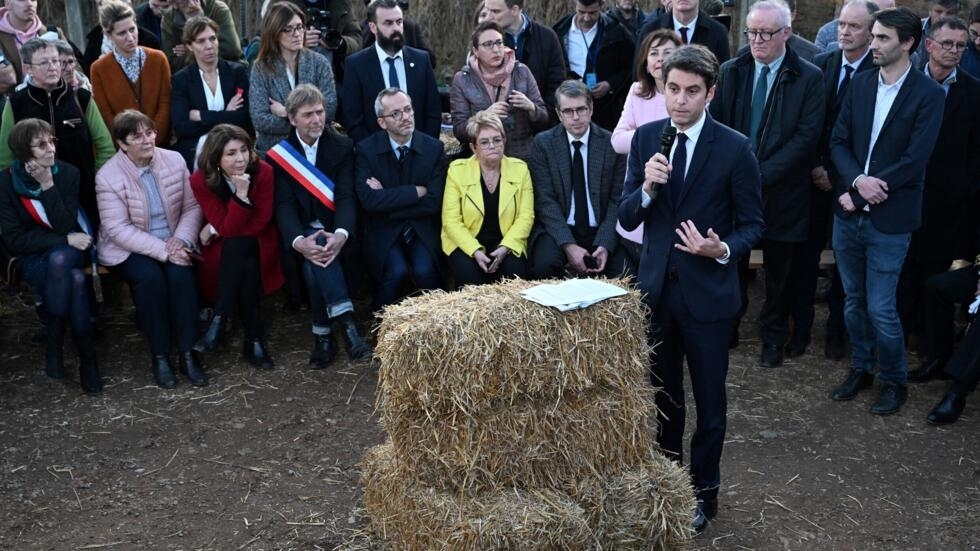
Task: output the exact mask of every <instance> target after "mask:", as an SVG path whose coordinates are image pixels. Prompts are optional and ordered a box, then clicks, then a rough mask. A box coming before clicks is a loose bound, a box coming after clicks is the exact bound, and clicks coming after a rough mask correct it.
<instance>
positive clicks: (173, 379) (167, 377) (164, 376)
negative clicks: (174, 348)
mask: <svg viewBox="0 0 980 551" xmlns="http://www.w3.org/2000/svg"><path fill="white" fill-rule="evenodd" d="M152 362H153V364H152V368H153V378H154V379H156V381H157V386H159V387H160V388H167V389H170V388H174V387H176V386H177V376H176V375H174V368H173V367H171V365H170V356H169V355H168V354H161V355H159V356H153V360H152Z"/></svg>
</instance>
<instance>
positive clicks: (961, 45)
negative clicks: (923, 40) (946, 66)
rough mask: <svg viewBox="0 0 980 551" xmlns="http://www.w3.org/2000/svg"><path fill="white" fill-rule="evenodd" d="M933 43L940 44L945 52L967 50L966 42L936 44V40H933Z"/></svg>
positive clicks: (949, 41) (945, 41)
mask: <svg viewBox="0 0 980 551" xmlns="http://www.w3.org/2000/svg"><path fill="white" fill-rule="evenodd" d="M929 40H932V39H931V38H930V39H929ZM932 43H933V44H939V45H940V46H941V47H942V49H944V50H952V51H957V50H965V49H966V42H955V41H952V40H943V41H942V42H936V41H935V40H932Z"/></svg>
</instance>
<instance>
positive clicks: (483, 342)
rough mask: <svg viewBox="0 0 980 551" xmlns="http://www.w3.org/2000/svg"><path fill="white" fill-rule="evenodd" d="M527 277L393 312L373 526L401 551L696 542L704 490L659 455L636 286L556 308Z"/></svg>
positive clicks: (375, 455) (368, 478)
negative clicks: (530, 297)
mask: <svg viewBox="0 0 980 551" xmlns="http://www.w3.org/2000/svg"><path fill="white" fill-rule="evenodd" d="M531 285H533V284H532V283H529V282H524V281H519V280H518V281H508V282H503V283H499V284H495V285H484V286H474V287H468V288H465V289H463V290H462V291H460V292H457V293H434V294H429V295H426V296H423V297H418V298H414V299H410V300H406V301H404V302H402V303H401V304H398V305H395V306H392V307H389V308H388V309H387V310H385V314H384V321H383V323H382V324H381V330H380V335H379V340H378V346H377V349H376V354H377V356H378V358H379V359H380V360H381V365H382V367H381V372H380V374H379V383H378V384H379V393H378V408H379V411H380V415H381V421H382V424H383V425H384V427H385V429H386V430H387V431H388V434H389V437H390V439H389V441H388V442H387V443H385V444H383V445H381V446H378V447H376V448H374V449H372V450H370V451H369V452H368V454H367V455H366V456H365V459H364V464H363V466H364V484H365V495H364V502H365V507H366V509H367V512H368V514H369V516H370V517H371V525H372V530H373V531H374V533H375V534H377V535H378V536H379V537H380V538H381V539H382V540H384V541H385V542H386V543H387V544H388V545H389V546H391V547H393V548H396V549H418V550H423V549H424V550H432V549H472V550H484V549H670V550H674V549H683V548H685V547H686V546H687V545H688V544H689V542H690V521H691V515H692V511H693V508H694V498H693V493H692V491H691V487H690V482H689V480H688V477H687V475H686V473H685V471H684V470H683V469H682V468H680V467H679V466H677V465H676V464H675V463H674V462H672V461H669V460H667V459H666V458H664V457H663V456H662V455H660V454H659V453H657V452H656V451H655V450H654V444H653V442H652V428H653V426H652V422H653V421H652V420H653V419H654V418H655V415H654V406H653V400H652V389H650V387H649V383H648V382H647V381H648V378H647V377H648V376H647V345H646V337H645V328H646V323H647V322H646V310H645V308H644V306H643V304H642V301H641V300H640V296H639V292H638V291H635V290H633V291H631V292H630V293H628V294H627V295H626V296H623V297H618V298H614V299H611V300H607V301H603V302H601V303H599V304H596V305H594V306H592V307H590V308H587V309H585V310H579V311H573V312H567V313H560V312H558V311H557V310H553V309H550V308H546V307H543V306H539V305H537V304H534V303H532V302H529V301H526V300H524V299H523V298H521V296H520V292H521V291H522V290H523V289H525V288H527V287H530V286H531Z"/></svg>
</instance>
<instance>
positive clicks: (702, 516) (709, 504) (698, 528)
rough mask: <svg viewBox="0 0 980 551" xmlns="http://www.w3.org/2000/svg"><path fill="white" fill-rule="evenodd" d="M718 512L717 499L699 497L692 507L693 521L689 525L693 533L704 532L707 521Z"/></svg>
mask: <svg viewBox="0 0 980 551" xmlns="http://www.w3.org/2000/svg"><path fill="white" fill-rule="evenodd" d="M717 514H718V499H704V500H702V499H699V500H698V505H697V507H696V508H695V509H694V522H693V523H692V525H691V527H692V528H693V529H694V533H695V534H700V533H701V532H704V529H705V528H707V527H708V521H709V520H711V519H713V518H715V516H716V515H717Z"/></svg>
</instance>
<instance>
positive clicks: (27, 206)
mask: <svg viewBox="0 0 980 551" xmlns="http://www.w3.org/2000/svg"><path fill="white" fill-rule="evenodd" d="M20 203H21V204H22V205H24V210H26V211H27V214H29V215H30V217H31V218H33V219H34V221H35V222H37V223H38V224H41V225H42V226H44V227H46V228H48V229H49V230H50V229H54V227H53V226H52V225H51V221H50V220H49V219H48V213H47V211H46V210H44V204H43V203H41V200H40V199H31V198H29V197H24V196H23V195H21V197H20ZM77 220H78V227H80V228H81V229H82V231H83V232H85V233H87V234H88V235H91V236H92V237H95V236H94V235H92V225H91V224H89V221H88V217H87V216H85V211H84V210H82V208H81V207H79V208H78V218H77Z"/></svg>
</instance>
